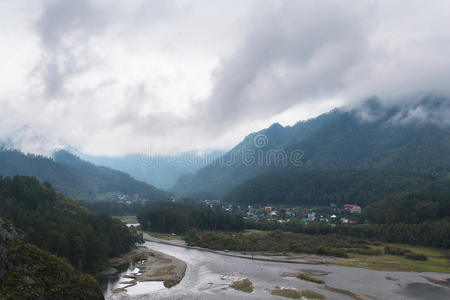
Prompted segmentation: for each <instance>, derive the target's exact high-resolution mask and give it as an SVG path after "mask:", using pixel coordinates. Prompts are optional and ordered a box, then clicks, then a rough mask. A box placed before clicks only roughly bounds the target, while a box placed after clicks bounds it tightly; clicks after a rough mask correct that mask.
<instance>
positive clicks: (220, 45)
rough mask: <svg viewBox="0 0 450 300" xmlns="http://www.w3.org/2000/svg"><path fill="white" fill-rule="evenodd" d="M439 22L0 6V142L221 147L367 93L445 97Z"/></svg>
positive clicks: (96, 149) (148, 5)
mask: <svg viewBox="0 0 450 300" xmlns="http://www.w3.org/2000/svg"><path fill="white" fill-rule="evenodd" d="M449 16H450V3H449V2H448V1H445V0H442V1H429V2H424V1H357V0H348V1H335V0H333V1H332V0H330V1H316V0H315V1H312V0H311V1H289V0H285V1H281V0H280V1H268V0H267V1H263V0H261V1H260V0H248V1H211V0H203V1H181V0H180V1H165V0H151V1H144V0H132V1H130V0H128V1H106V0H98V1H94V0H79V1H71V0H42V1H3V3H1V4H0V46H1V47H0V59H1V61H2V72H1V73H0V85H1V87H2V88H1V90H0V107H1V108H0V139H2V138H3V139H7V138H9V139H10V140H11V141H12V142H13V143H15V144H16V145H17V146H19V147H21V148H22V149H24V150H25V151H31V152H43V153H45V152H48V151H50V150H51V149H52V148H53V147H55V146H56V145H59V144H67V145H71V146H73V147H76V148H78V149H80V150H82V151H86V152H89V153H92V154H109V155H115V154H123V153H129V152H140V151H145V150H146V149H147V148H148V147H149V146H150V147H151V148H152V149H154V151H156V152H177V151H184V150H189V149H194V148H214V147H229V146H232V145H233V144H234V143H236V142H238V141H239V140H240V139H241V138H242V137H243V136H244V135H246V134H247V133H248V132H250V131H254V130H258V129H261V128H262V127H265V126H267V125H269V124H270V123H271V122H274V121H281V122H282V123H284V124H291V123H294V122H296V121H298V120H299V119H304V118H308V117H312V116H315V115H317V114H318V113H321V112H324V111H327V110H329V109H331V108H333V107H335V106H337V105H356V104H357V103H359V102H360V101H362V100H364V99H366V98H367V97H369V96H372V95H378V96H379V97H380V99H382V100H383V101H385V102H393V101H401V100H399V99H408V96H409V95H414V94H416V93H418V92H440V93H448V92H449V89H450V85H449V84H448V80H447V78H450V57H449V56H448V53H449V50H450V28H449V26H447V23H448V17H449ZM421 115H423V113H421V112H420V111H417V112H415V115H414V116H416V117H417V116H421Z"/></svg>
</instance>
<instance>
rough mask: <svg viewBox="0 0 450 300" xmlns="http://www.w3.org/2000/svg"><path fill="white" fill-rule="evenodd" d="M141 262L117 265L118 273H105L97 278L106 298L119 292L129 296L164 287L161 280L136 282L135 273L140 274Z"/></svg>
mask: <svg viewBox="0 0 450 300" xmlns="http://www.w3.org/2000/svg"><path fill="white" fill-rule="evenodd" d="M141 263H142V262H137V263H130V264H125V265H122V266H119V267H118V268H117V269H118V270H119V273H118V274H113V275H107V276H104V277H103V278H99V281H100V284H101V287H102V290H103V294H104V295H105V297H106V298H109V297H111V296H112V295H114V294H116V293H120V292H122V293H123V292H126V293H127V294H128V295H130V296H137V295H141V294H147V293H151V292H154V291H159V290H163V289H165V287H164V284H163V282H162V281H146V282H136V281H135V280H134V278H135V276H136V275H140V270H139V266H140V264H141Z"/></svg>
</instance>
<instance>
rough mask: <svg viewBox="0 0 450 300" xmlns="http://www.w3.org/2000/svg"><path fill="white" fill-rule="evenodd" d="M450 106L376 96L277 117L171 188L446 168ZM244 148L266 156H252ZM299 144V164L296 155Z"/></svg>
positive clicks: (213, 192)
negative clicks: (278, 174)
mask: <svg viewBox="0 0 450 300" xmlns="http://www.w3.org/2000/svg"><path fill="white" fill-rule="evenodd" d="M449 108H450V101H449V98H444V97H437V96H426V97H424V98H421V99H419V100H418V101H416V102H414V103H412V104H410V105H408V106H395V105H394V106H383V105H382V104H381V102H379V101H378V99H376V98H371V99H369V100H368V101H366V102H365V103H364V105H362V106H361V107H359V108H357V109H355V108H354V109H351V110H343V109H333V110H331V111H330V112H328V113H325V114H322V115H320V116H318V117H316V118H313V119H310V120H307V121H300V122H297V123H296V124H295V125H293V126H286V127H282V126H278V125H276V124H275V125H272V126H271V127H269V128H266V129H263V130H261V131H258V132H254V133H251V134H250V135H248V136H246V137H245V138H244V139H243V140H242V142H240V143H239V144H238V145H236V146H235V147H234V148H233V149H232V150H231V151H230V152H228V153H226V154H225V155H224V156H222V157H221V158H219V159H217V160H215V161H214V162H212V163H211V164H209V165H208V166H206V167H204V168H202V169H200V170H199V171H197V173H196V174H195V175H192V176H184V177H182V178H180V180H179V181H178V182H177V184H176V185H175V187H174V188H173V189H172V192H174V193H175V194H178V195H185V196H186V195H191V196H198V195H209V196H213V197H223V196H224V195H225V194H226V193H227V192H228V191H230V190H231V189H232V188H233V187H235V186H237V185H238V184H240V183H242V182H244V181H245V180H248V179H250V178H252V177H254V176H257V175H260V174H263V173H266V172H272V171H293V170H294V171H310V170H345V169H355V170H358V169H362V170H370V169H373V170H390V171H401V172H416V173H428V174H434V175H439V176H446V175H447V174H448V173H449V172H450V130H449V127H450V126H449V125H450V124H449V123H448V120H447V119H445V117H444V116H446V114H447V113H448V112H449V111H450V109H449ZM418 112H420V113H418ZM393 129H395V130H393ZM258 138H259V140H257V139H258ZM258 143H259V144H258ZM243 150H246V151H253V153H254V156H255V157H256V158H257V156H258V155H261V156H262V157H265V158H266V160H265V161H263V163H262V164H257V163H253V164H245V161H246V160H245V157H244V155H243V154H242V153H243ZM276 151H278V152H279V153H281V154H282V155H285V159H286V160H288V162H289V163H288V164H280V163H279V164H278V165H277V164H273V163H271V161H269V160H268V158H269V155H270V154H273V153H274V152H276ZM296 151H297V152H298V154H299V156H301V161H300V163H299V164H293V161H292V159H291V156H292V154H296V153H295V152H296ZM289 159H291V160H289ZM254 161H255V160H254Z"/></svg>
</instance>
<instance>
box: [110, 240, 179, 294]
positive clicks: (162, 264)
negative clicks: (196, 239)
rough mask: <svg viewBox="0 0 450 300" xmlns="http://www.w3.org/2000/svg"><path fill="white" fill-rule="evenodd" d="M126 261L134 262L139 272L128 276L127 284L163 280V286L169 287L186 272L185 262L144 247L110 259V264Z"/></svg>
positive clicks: (115, 264)
mask: <svg viewBox="0 0 450 300" xmlns="http://www.w3.org/2000/svg"><path fill="white" fill-rule="evenodd" d="M126 263H136V267H137V268H139V273H137V274H135V275H130V276H128V277H129V278H130V281H128V282H127V283H128V284H129V286H133V285H135V284H137V282H142V281H163V282H164V286H165V287H167V288H170V287H172V286H174V285H176V284H178V283H179V282H180V281H181V280H182V279H183V277H184V274H185V272H186V264H185V263H184V262H183V261H181V260H179V259H176V258H175V257H172V256H170V255H167V254H164V253H161V252H158V251H154V250H150V249H148V248H146V247H137V248H136V249H133V250H132V251H131V252H129V253H127V254H124V255H122V256H120V257H116V258H114V259H111V260H110V264H111V265H112V266H119V265H123V264H126Z"/></svg>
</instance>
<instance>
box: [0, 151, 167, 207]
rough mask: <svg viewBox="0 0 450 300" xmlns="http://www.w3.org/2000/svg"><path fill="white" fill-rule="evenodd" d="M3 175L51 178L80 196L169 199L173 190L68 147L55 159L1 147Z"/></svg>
mask: <svg viewBox="0 0 450 300" xmlns="http://www.w3.org/2000/svg"><path fill="white" fill-rule="evenodd" d="M0 175H1V176H14V175H25V176H33V177H36V178H37V179H38V180H39V181H41V182H44V181H48V182H50V183H51V184H52V186H53V187H54V188H55V190H56V191H58V192H60V193H63V194H65V195H67V196H69V197H71V198H73V199H76V200H96V199H103V198H104V196H105V195H108V194H110V193H122V194H126V195H134V194H139V196H140V197H141V198H145V199H149V200H152V201H160V200H167V199H169V194H168V193H166V192H164V191H161V190H158V189H157V188H155V187H153V186H151V185H149V184H147V183H144V182H141V181H137V180H135V179H134V178H132V177H131V176H130V175H128V174H126V173H123V172H120V171H116V170H113V169H110V168H106V167H99V166H96V165H94V164H91V163H88V162H86V161H83V160H81V159H80V158H78V157H77V156H74V155H72V154H71V153H69V152H67V151H63V150H61V151H58V152H56V153H55V154H54V159H51V158H47V157H43V156H38V155H32V154H28V155H25V154H23V153H21V152H19V151H15V150H0Z"/></svg>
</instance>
